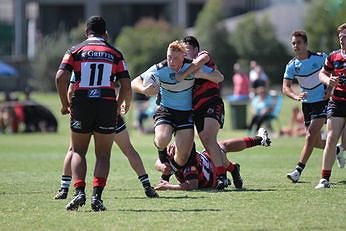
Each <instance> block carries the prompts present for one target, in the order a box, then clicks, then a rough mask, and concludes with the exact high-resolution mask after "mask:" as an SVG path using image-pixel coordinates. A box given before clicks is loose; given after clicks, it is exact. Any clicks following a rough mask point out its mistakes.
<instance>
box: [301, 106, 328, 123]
mask: <svg viewBox="0 0 346 231" xmlns="http://www.w3.org/2000/svg"><path fill="white" fill-rule="evenodd" d="M327 104H328V101H327V100H325V101H319V102H315V103H303V104H302V110H303V113H304V123H305V126H306V127H308V126H309V125H310V123H311V120H313V119H317V118H327Z"/></svg>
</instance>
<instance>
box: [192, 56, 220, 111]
mask: <svg viewBox="0 0 346 231" xmlns="http://www.w3.org/2000/svg"><path fill="white" fill-rule="evenodd" d="M205 53H207V52H206V51H201V52H200V53H199V54H198V55H201V54H205ZM207 54H208V53H207ZM208 55H209V54H208ZM205 65H206V66H208V67H210V68H213V69H215V68H216V65H215V63H214V61H213V60H212V58H211V57H210V56H209V61H208V62H207V63H206V64H205ZM219 97H221V96H220V85H219V84H217V83H214V82H211V81H209V80H205V79H196V80H195V84H194V88H193V94H192V106H193V110H198V109H200V108H202V107H203V106H205V104H207V103H210V102H212V101H213V100H214V99H215V98H219Z"/></svg>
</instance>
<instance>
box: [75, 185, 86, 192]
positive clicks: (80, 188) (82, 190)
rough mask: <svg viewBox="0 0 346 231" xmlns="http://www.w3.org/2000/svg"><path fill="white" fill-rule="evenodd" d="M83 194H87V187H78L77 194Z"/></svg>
mask: <svg viewBox="0 0 346 231" xmlns="http://www.w3.org/2000/svg"><path fill="white" fill-rule="evenodd" d="M79 193H83V194H85V187H81V186H80V187H77V188H76V194H79Z"/></svg>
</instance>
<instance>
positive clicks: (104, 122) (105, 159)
mask: <svg viewBox="0 0 346 231" xmlns="http://www.w3.org/2000/svg"><path fill="white" fill-rule="evenodd" d="M85 31H86V36H87V39H86V40H85V41H84V42H82V43H80V44H78V45H76V46H73V47H71V48H70V49H68V50H67V51H66V53H65V55H64V57H63V59H62V62H61V64H60V67H59V70H58V71H57V73H56V77H55V79H56V87H57V90H58V93H59V96H60V101H61V104H62V108H61V113H62V114H70V116H71V119H70V128H71V132H72V136H71V144H72V151H73V156H72V160H71V169H72V176H73V179H74V188H75V190H76V194H75V197H74V198H73V200H72V201H71V202H70V203H69V204H67V206H66V209H67V210H78V208H79V207H81V206H83V205H84V204H85V200H86V197H85V185H86V183H85V177H86V171H87V169H86V158H85V155H86V153H87V150H88V146H89V142H90V139H91V136H93V137H94V142H95V155H96V163H95V169H94V180H93V193H92V199H91V207H92V209H93V210H94V211H103V210H105V209H106V208H105V206H104V205H103V201H102V200H101V195H102V192H103V189H104V187H105V186H106V181H107V177H108V173H109V167H110V155H111V149H112V144H113V139H114V135H115V129H116V119H115V118H116V116H117V114H119V113H120V110H119V109H120V106H123V107H124V110H125V112H127V110H128V109H129V106H130V103H131V97H132V90H131V81H130V76H129V73H128V71H127V67H126V64H125V61H124V58H123V55H122V54H121V53H120V52H119V51H118V50H117V49H116V48H114V47H112V46H111V45H110V44H109V43H107V41H106V40H107V29H106V22H105V20H104V19H103V18H102V17H100V16H92V17H90V18H89V19H88V20H87V23H86V30H85ZM72 71H73V72H74V74H75V78H74V79H73V80H72V81H71V82H72V83H73V87H74V88H73V92H72V98H71V100H69V97H68V94H67V89H68V88H67V82H68V80H69V78H70V76H71V72H72ZM115 79H117V81H118V82H119V84H120V86H121V87H120V90H119V93H118V95H116V91H115V83H114V81H115ZM117 102H118V104H117Z"/></svg>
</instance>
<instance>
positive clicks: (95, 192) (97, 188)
mask: <svg viewBox="0 0 346 231" xmlns="http://www.w3.org/2000/svg"><path fill="white" fill-rule="evenodd" d="M102 192H103V187H101V186H95V187H94V188H93V196H95V197H97V198H99V199H101V196H102Z"/></svg>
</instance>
